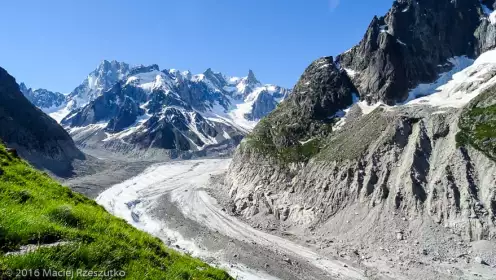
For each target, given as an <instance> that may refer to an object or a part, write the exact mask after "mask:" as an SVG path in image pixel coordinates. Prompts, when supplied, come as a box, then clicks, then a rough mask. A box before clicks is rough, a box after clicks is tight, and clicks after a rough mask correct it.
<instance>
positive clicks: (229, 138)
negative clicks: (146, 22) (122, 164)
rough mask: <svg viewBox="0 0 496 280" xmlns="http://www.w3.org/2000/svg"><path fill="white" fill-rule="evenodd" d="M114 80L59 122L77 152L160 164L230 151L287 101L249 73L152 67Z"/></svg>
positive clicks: (281, 92) (281, 91) (139, 68)
mask: <svg viewBox="0 0 496 280" xmlns="http://www.w3.org/2000/svg"><path fill="white" fill-rule="evenodd" d="M102 65H106V64H105V63H102ZM116 65H122V64H116ZM101 67H102V66H101ZM101 67H100V68H101ZM111 69H113V68H111ZM118 69H128V68H126V67H120V68H118ZM97 72H98V73H100V72H101V71H95V72H94V73H97ZM114 72H116V71H114ZM124 72H126V73H127V74H125V75H124V74H123V73H124ZM116 73H117V72H116ZM118 73H121V74H122V77H121V76H119V75H121V74H119V75H117V76H115V77H114V78H116V79H118V80H117V81H116V82H115V83H114V84H113V85H112V86H111V87H110V88H107V89H106V90H104V88H106V87H107V86H106V85H107V84H103V85H101V86H99V87H97V88H98V89H102V92H101V93H100V94H97V96H95V97H93V99H92V100H91V101H90V102H89V103H88V104H87V105H86V106H83V107H81V108H79V109H76V110H73V111H72V112H71V113H69V115H68V116H67V117H66V118H64V119H63V120H62V121H61V124H62V125H64V126H65V127H66V128H67V130H68V131H69V132H70V133H71V136H73V138H74V139H75V141H76V143H77V144H78V145H81V146H84V147H88V148H102V147H103V148H105V149H110V150H113V151H117V152H126V153H128V152H138V153H141V154H143V153H144V154H145V155H150V153H151V154H157V153H158V154H161V153H162V152H165V153H166V154H167V155H168V156H178V155H180V154H185V155H188V156H189V155H191V154H192V153H193V154H199V155H205V154H206V153H207V152H209V151H215V152H218V151H223V150H224V151H225V150H232V149H233V148H234V147H235V146H236V145H237V144H238V143H239V142H240V140H241V139H242V138H243V136H244V135H246V133H247V132H248V131H250V130H251V129H252V128H253V126H254V125H255V124H256V123H257V122H258V120H259V119H260V118H262V117H264V116H265V115H267V114H268V113H269V112H271V111H272V110H273V109H274V108H275V107H276V105H277V104H278V103H279V102H280V101H281V100H283V99H284V98H286V96H288V95H289V93H290V91H289V90H286V89H284V88H281V87H278V86H274V85H263V84H261V83H260V82H259V81H258V80H257V79H256V77H255V75H254V73H253V71H251V70H250V71H249V73H248V76H247V77H244V78H228V77H226V76H224V75H223V74H221V73H218V72H214V71H212V70H211V69H207V70H206V71H205V72H204V73H203V74H199V75H192V74H191V73H189V72H179V71H177V70H160V69H159V67H158V66H157V65H151V66H137V67H131V68H129V70H128V71H127V70H126V71H121V72H118ZM90 76H94V75H92V74H90ZM112 77H113V76H112ZM112 77H110V78H106V80H107V81H110V80H113V78H112ZM99 79H102V78H99ZM75 92H76V91H75ZM75 96H76V97H77V96H78V95H75ZM79 104H80V103H79ZM149 150H150V151H153V152H149ZM161 150H164V151H162V152H161Z"/></svg>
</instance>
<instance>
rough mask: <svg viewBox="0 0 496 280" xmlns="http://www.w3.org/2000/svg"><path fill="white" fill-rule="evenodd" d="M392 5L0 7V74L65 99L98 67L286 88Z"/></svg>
mask: <svg viewBox="0 0 496 280" xmlns="http://www.w3.org/2000/svg"><path fill="white" fill-rule="evenodd" d="M391 4H392V0H374V1H371V0H340V1H339V0H175V1H169V0H140V1H137V0H136V1H131V0H121V1H118V0H43V1H40V0H31V1H28V0H15V1H3V2H2V8H1V10H2V13H1V14H2V16H1V17H0V26H2V34H1V35H0V36H1V38H2V39H1V42H2V43H1V44H0V66H1V67H3V68H5V69H6V70H7V71H9V72H10V73H11V74H12V75H13V76H15V77H16V79H17V81H18V82H20V81H24V82H26V83H27V85H28V86H31V87H35V88H39V87H42V88H47V89H50V90H54V91H60V92H64V93H66V92H70V91H71V90H72V89H74V88H75V87H76V86H77V85H78V84H79V83H80V82H81V81H82V80H83V79H84V78H85V77H86V75H87V74H88V73H89V72H91V71H92V70H93V69H94V68H95V67H96V66H97V65H98V64H99V62H100V61H101V60H103V59H108V60H112V59H115V60H118V61H124V62H128V63H131V64H154V63H156V64H158V65H159V66H160V68H161V69H164V68H176V69H180V70H188V69H189V70H191V71H192V72H193V73H201V72H203V71H204V70H205V69H207V68H209V67H211V68H212V69H214V70H215V71H220V72H223V73H225V74H227V75H233V76H236V75H237V76H244V75H246V74H247V73H248V69H253V70H254V72H255V74H256V76H257V77H258V79H259V80H261V81H262V82H265V83H274V84H279V85H283V86H286V87H292V86H293V85H294V84H295V83H296V81H297V79H298V78H299V76H300V75H301V74H302V72H303V70H304V69H305V68H306V67H307V66H308V64H309V63H310V62H311V61H313V60H314V59H316V58H318V57H321V56H327V55H336V54H339V53H340V52H343V51H345V50H347V49H349V48H350V47H352V46H353V45H354V44H355V43H357V42H358V41H359V40H360V39H361V38H362V36H363V34H364V31H365V29H366V28H367V26H368V25H369V23H370V21H371V19H372V17H373V15H376V14H377V15H382V14H384V13H385V12H386V11H387V10H388V9H389V7H390V6H391Z"/></svg>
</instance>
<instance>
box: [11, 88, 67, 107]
mask: <svg viewBox="0 0 496 280" xmlns="http://www.w3.org/2000/svg"><path fill="white" fill-rule="evenodd" d="M19 89H20V91H21V92H22V93H23V94H24V96H26V98H27V99H28V100H29V101H30V102H31V103H33V105H35V106H36V107H38V108H40V109H41V110H43V111H44V112H47V113H49V112H53V111H55V110H57V109H59V108H61V107H63V106H65V105H66V97H65V95H63V94H62V93H60V92H53V91H49V90H46V89H41V88H40V89H35V90H33V89H32V88H28V87H27V86H26V85H25V84H24V83H20V84H19Z"/></svg>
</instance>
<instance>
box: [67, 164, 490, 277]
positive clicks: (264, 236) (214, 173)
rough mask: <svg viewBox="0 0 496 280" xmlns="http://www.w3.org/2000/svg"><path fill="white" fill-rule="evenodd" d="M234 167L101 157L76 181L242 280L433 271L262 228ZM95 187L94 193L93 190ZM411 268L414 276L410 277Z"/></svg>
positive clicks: (476, 269)
mask: <svg viewBox="0 0 496 280" xmlns="http://www.w3.org/2000/svg"><path fill="white" fill-rule="evenodd" d="M230 161H231V160H230V159H200V160H189V161H170V162H165V163H156V162H137V161H134V162H128V163H126V162H124V161H118V160H109V159H104V158H100V159H99V160H98V161H97V162H99V165H96V166H100V167H101V168H102V170H103V172H100V173H98V172H97V173H95V174H93V172H87V173H86V175H84V174H85V172H80V174H81V176H80V177H76V178H75V179H71V180H70V181H68V183H69V184H70V185H71V186H72V187H73V188H74V189H75V190H78V188H79V190H83V191H84V192H85V193H87V194H88V195H90V196H92V197H97V198H96V201H97V202H98V203H99V204H101V205H102V206H104V207H105V208H106V209H107V210H108V211H109V212H110V213H112V214H114V215H116V216H118V217H120V218H123V219H125V220H126V221H127V222H129V223H130V224H132V225H133V226H135V227H137V228H139V229H142V230H144V231H147V232H149V233H151V234H153V235H155V236H157V237H159V238H160V239H162V240H163V241H164V242H165V243H166V244H167V245H168V246H169V247H172V248H175V249H176V250H178V251H182V252H184V253H186V254H191V255H193V256H195V257H199V258H201V259H203V260H205V261H206V262H208V263H210V264H213V265H215V266H218V267H222V268H225V269H226V270H228V271H229V273H230V274H231V275H232V276H235V277H237V278H238V279H247V280H258V279H260V280H262V279H263V280H272V279H281V280H293V279H294V280H304V279H311V280H314V279H412V278H410V276H411V275H418V276H419V277H421V276H422V277H423V275H425V273H427V271H430V270H431V269H432V267H430V268H429V270H425V269H424V268H425V267H424V268H423V266H422V265H414V264H415V262H416V261H417V260H410V261H409V262H408V263H410V264H411V265H408V264H407V265H406V267H404V266H394V265H393V266H391V265H390V264H391V262H390V261H388V259H389V258H390V257H389V256H387V257H386V259H384V258H377V259H374V257H375V256H376V254H374V253H370V254H369V255H371V256H374V257H372V259H370V258H368V259H365V260H363V261H360V258H358V261H357V259H353V258H348V257H346V256H343V255H342V254H341V251H339V250H340V249H335V250H334V249H332V248H331V249H332V250H331V249H329V248H325V249H324V250H323V248H319V247H318V246H317V245H318V244H317V245H315V242H310V243H308V240H309V239H312V237H311V236H305V235H304V234H302V235H301V236H295V235H291V236H287V235H285V232H283V231H278V230H274V231H273V232H264V231H261V230H257V229H255V228H254V227H252V226H250V224H249V221H242V220H241V219H238V217H235V216H232V215H230V214H229V213H230V209H229V208H228V207H229V204H228V203H226V201H227V200H228V199H227V196H228V195H227V193H225V191H224V189H223V188H222V187H221V186H220V185H219V181H221V180H219V178H222V175H223V174H224V173H225V172H226V171H227V168H228V166H229V163H230ZM105 162H107V164H105ZM109 162H112V164H109ZM92 168H95V166H93V167H92ZM92 168H88V169H92ZM80 169H81V168H80ZM93 171H94V170H93ZM133 176H134V177H133ZM119 182H121V183H119ZM88 183H91V184H90V187H89V190H88V189H87V187H85V186H87V185H88ZM81 187H84V188H85V189H81ZM97 194H99V195H98V196H97ZM213 196H215V197H216V198H218V199H219V200H217V199H215V198H214V197H213ZM337 245H342V244H337ZM490 245H491V244H490ZM350 246H351V244H350ZM341 247H343V246H341ZM344 247H346V246H344ZM344 247H343V248H344ZM348 247H349V246H348ZM485 247H487V246H485ZM495 247H496V246H495ZM336 248H338V247H336ZM333 250H334V251H333ZM341 250H343V249H341ZM360 253H361V252H360ZM392 254H393V255H394V254H395V253H394V252H392ZM389 260H390V259H389ZM453 265H454V266H457V267H456V268H455V267H453ZM429 266H430V264H429ZM405 269H407V270H409V272H408V274H403V273H402V271H403V270H405ZM435 269H439V270H443V271H445V270H448V271H450V270H452V271H456V272H457V273H456V275H453V277H455V276H456V277H455V278H450V277H448V278H446V279H494V278H491V277H492V276H491V275H493V276H494V275H496V269H494V268H492V267H489V266H488V267H485V266H482V265H478V266H477V265H476V266H472V265H470V268H467V264H465V263H464V264H462V263H458V264H452V265H451V266H446V265H440V266H439V268H435ZM422 270H425V271H424V272H422ZM416 271H418V274H416ZM444 274H445V273H443V275H444ZM405 275H409V276H405ZM423 278H424V277H423ZM426 279H430V278H428V277H427V278H426Z"/></svg>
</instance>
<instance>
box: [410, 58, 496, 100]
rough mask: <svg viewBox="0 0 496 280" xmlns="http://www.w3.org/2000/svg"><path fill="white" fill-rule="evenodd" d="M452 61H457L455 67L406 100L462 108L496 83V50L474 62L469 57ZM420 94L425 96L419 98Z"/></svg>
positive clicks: (420, 87) (417, 89)
mask: <svg viewBox="0 0 496 280" xmlns="http://www.w3.org/2000/svg"><path fill="white" fill-rule="evenodd" d="M450 62H451V63H452V64H453V65H454V68H453V69H452V70H450V71H448V72H446V73H444V74H442V75H440V77H439V79H438V80H437V81H435V82H434V83H432V84H424V85H420V86H419V87H417V88H415V89H414V90H412V92H411V93H410V97H409V99H408V100H407V102H406V103H405V104H406V105H411V106H413V105H430V106H436V107H453V108H461V107H463V106H465V105H466V104H468V103H469V102H470V101H471V100H472V99H473V98H475V97H476V96H477V95H479V94H480V93H481V92H483V91H484V90H486V89H487V88H489V87H491V86H494V85H496V76H495V73H496V50H491V51H487V52H485V53H483V54H482V55H480V56H479V58H477V59H476V60H475V62H473V63H471V62H472V60H471V59H469V58H466V57H458V58H455V59H452V60H450ZM470 64H471V65H470ZM462 69H463V70H462ZM460 70H461V71H460ZM418 96H423V97H420V98H416V99H415V97H418Z"/></svg>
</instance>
